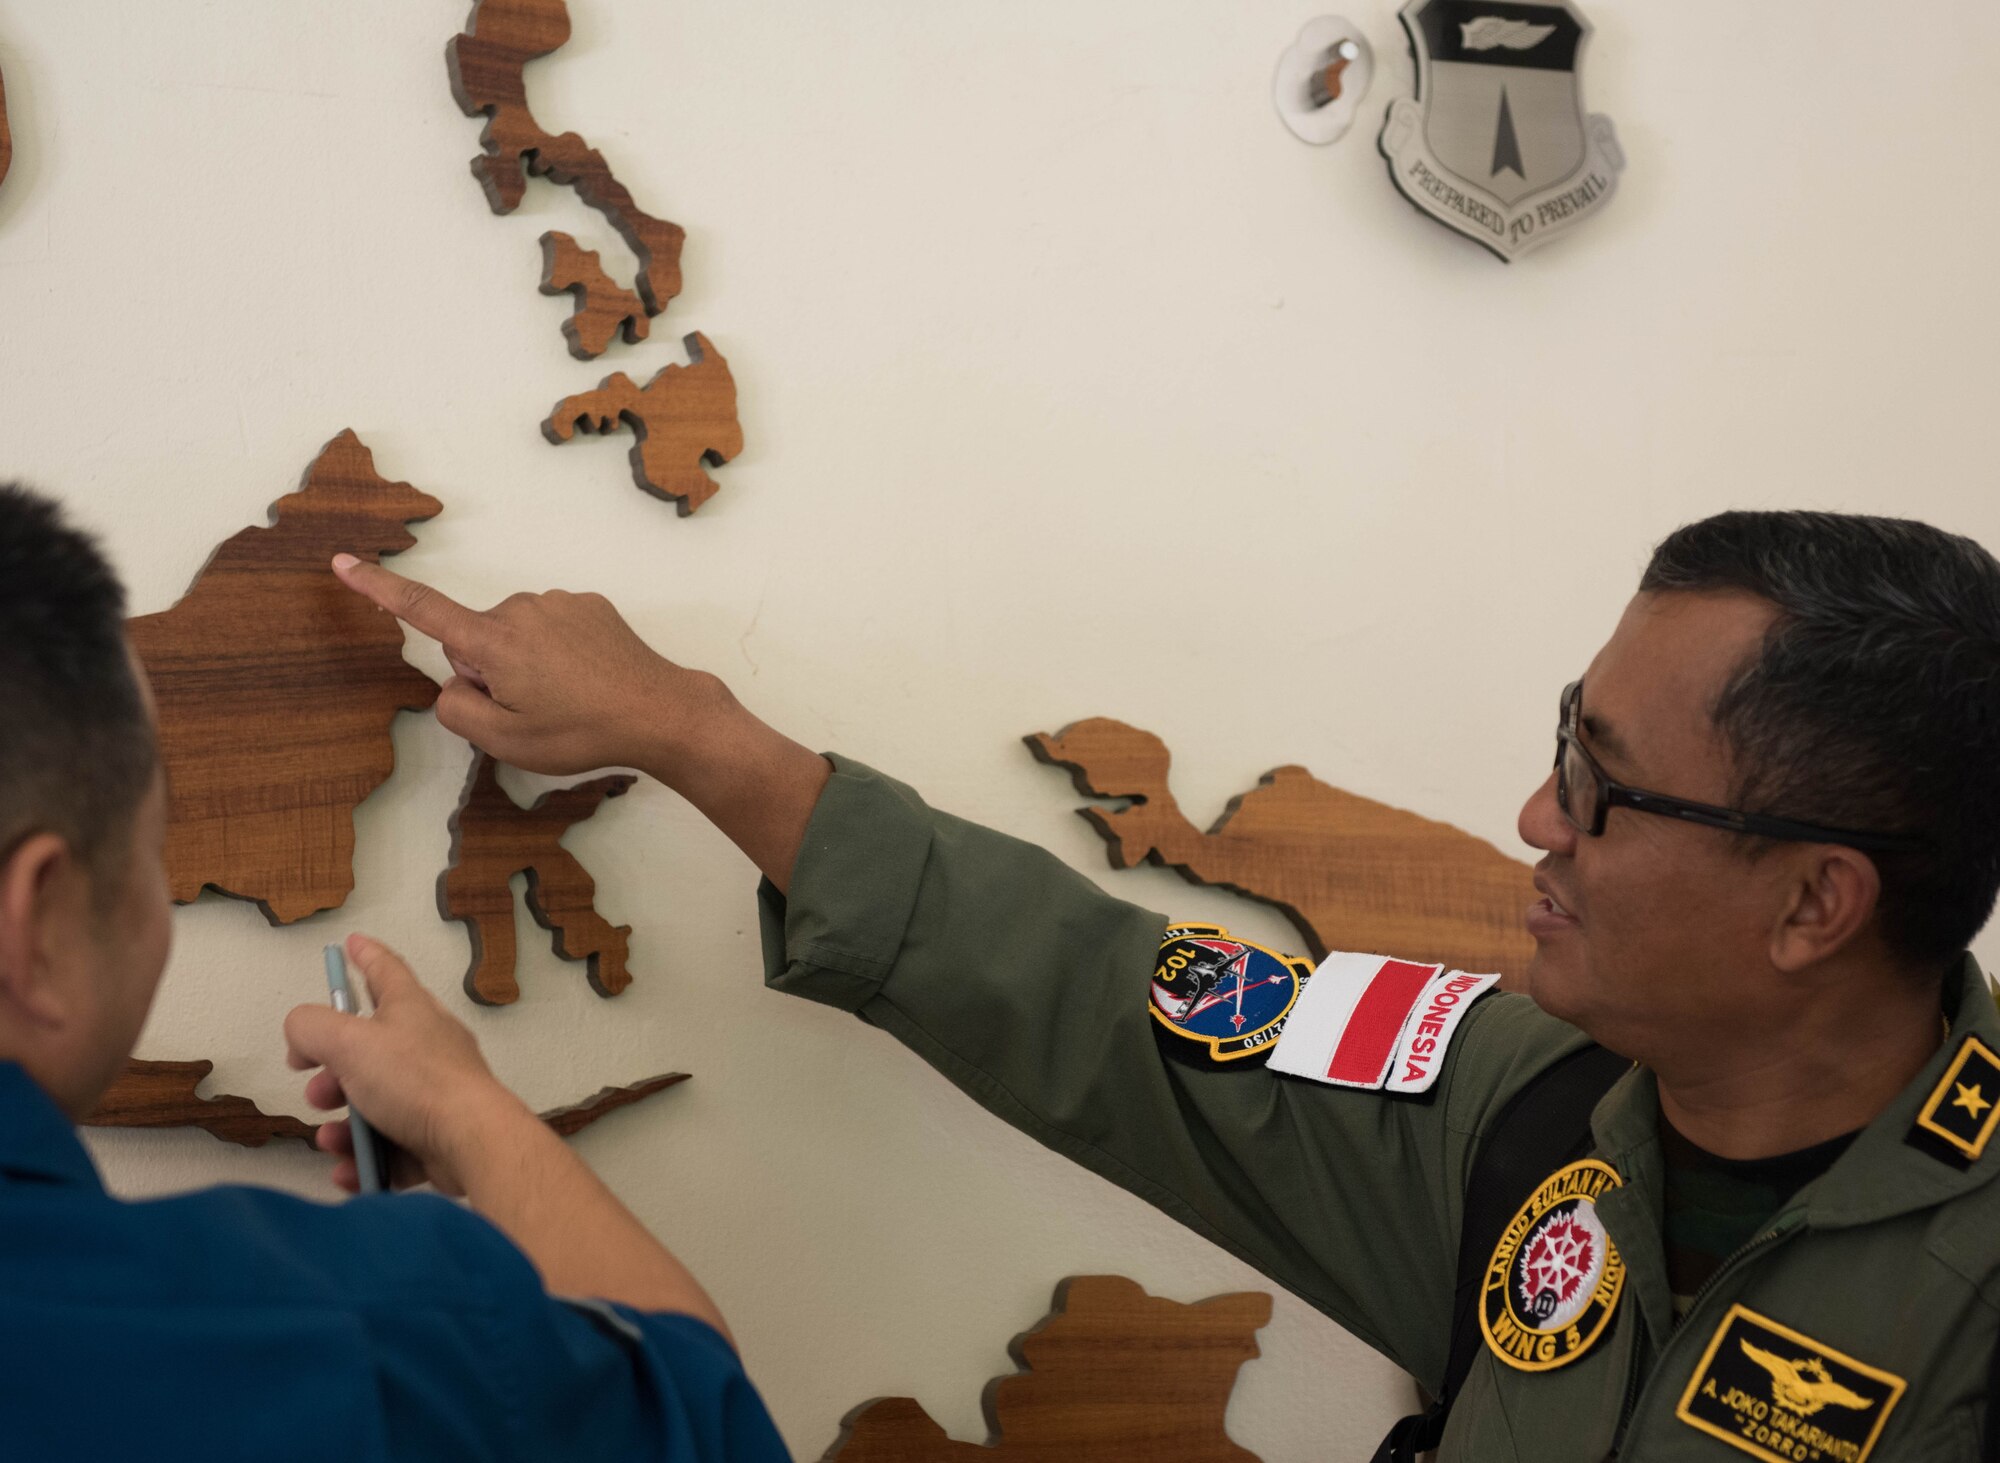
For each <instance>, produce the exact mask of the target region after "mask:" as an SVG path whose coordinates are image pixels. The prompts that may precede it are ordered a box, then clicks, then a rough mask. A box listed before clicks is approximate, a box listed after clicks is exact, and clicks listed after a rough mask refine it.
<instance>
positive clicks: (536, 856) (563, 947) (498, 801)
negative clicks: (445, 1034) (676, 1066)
mask: <svg viewBox="0 0 2000 1463" xmlns="http://www.w3.org/2000/svg"><path fill="white" fill-rule="evenodd" d="M498 770H499V764H498V763H496V762H494V760H493V759H492V758H491V757H489V756H487V755H486V754H485V753H484V752H477V753H474V755H473V761H472V770H471V772H470V773H469V774H468V775H467V776H466V780H465V792H464V794H463V795H462V796H461V798H460V800H459V805H458V811H457V812H455V813H453V814H452V816H451V866H450V867H449V868H447V869H446V870H445V871H444V872H443V873H442V874H440V875H439V876H438V884H437V899H438V912H439V913H440V914H442V915H443V916H444V917H445V918H446V919H448V920H459V921H462V922H463V923H464V924H465V927H466V930H467V932H468V933H469V934H470V935H471V936H472V964H471V966H470V967H469V968H468V969H467V970H466V972H465V993H466V994H467V995H468V996H470V997H472V999H473V1000H475V1001H477V1002H479V1004H481V1005H482V1006H505V1005H510V1004H512V1003H513V1002H515V1001H518V1000H519V999H520V998H521V987H520V985H519V983H518V982H516V980H515V979H514V960H515V953H516V952H515V948H514V891H513V889H512V888H511V887H510V886H509V883H508V881H509V880H510V879H512V878H513V877H514V875H516V874H526V875H527V876H528V912H529V913H530V914H532V915H533V916H534V918H535V923H536V924H538V925H540V926H541V927H542V928H543V929H545V930H547V931H549V932H550V934H551V935H552V936H553V937H554V939H553V944H554V946H555V952H556V954H558V955H560V956H561V957H562V958H563V959H565V960H581V961H583V962H584V972H585V975H586V978H587V979H588V980H589V981H590V985H591V989H593V990H595V991H596V992H597V993H598V994H599V995H600V996H615V995H617V994H618V993H619V992H620V991H622V990H624V989H625V987H626V986H628V985H630V984H631V983H632V976H631V972H630V971H628V970H627V969H626V957H627V941H628V939H629V938H630V936H631V934H632V927H631V926H630V925H613V924H612V923H611V922H610V921H609V920H607V919H605V918H604V916H603V915H601V914H599V913H598V912H597V907H596V904H595V903H594V901H595V900H596V898H597V884H596V882H595V881H594V880H593V879H592V878H591V877H590V874H589V872H588V871H587V870H585V868H584V867H583V865H582V864H580V863H578V862H577V861H576V856H575V855H574V854H572V853H571V852H570V851H569V850H568V849H566V848H564V847H563V846H562V836H563V834H565V833H567V832H568V831H569V830H570V829H571V828H572V827H574V826H575V825H576V824H578V823H581V822H583V821H584V820H585V819H587V818H589V817H591V816H592V815H593V814H594V813H596V812H597V810H598V809H599V808H601V807H602V806H604V800H605V799H606V798H616V797H623V796H624V795H625V794H626V792H627V791H629V790H630V789H631V786H632V784H633V783H635V782H637V781H638V779H637V778H636V777H633V776H630V775H629V774H619V775H616V776H611V777H596V778H592V779H591V780H590V781H588V782H580V783H578V784H576V785H575V786H574V787H566V788H558V789H556V790H555V791H553V792H547V793H544V794H542V796H541V797H539V798H537V799H535V801H534V803H533V804H532V805H531V806H529V807H525V808H524V807H522V806H521V805H520V804H519V803H517V802H515V801H514V800H513V798H511V797H509V796H508V795H507V790H506V789H505V788H503V787H502V786H500V779H499V776H498Z"/></svg>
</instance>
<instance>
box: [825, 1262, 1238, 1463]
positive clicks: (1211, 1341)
mask: <svg viewBox="0 0 2000 1463" xmlns="http://www.w3.org/2000/svg"><path fill="white" fill-rule="evenodd" d="M1270 1319H1271V1297H1270V1296H1268V1295H1263V1294H1260V1293H1258V1292H1255V1291H1250V1292H1245V1293H1241V1294H1237V1295H1221V1296H1217V1297H1215V1298H1214V1299H1213V1300H1205V1301H1201V1302H1199V1303H1198V1304H1195V1305H1182V1304H1181V1303H1179V1302H1178V1301H1171V1300H1165V1299H1162V1298H1161V1297H1159V1296H1151V1295H1148V1294H1146V1292H1145V1291H1144V1290H1141V1289H1140V1288H1139V1286H1138V1285H1136V1284H1134V1283H1133V1282H1132V1281H1130V1280H1126V1279H1123V1278H1121V1277H1119V1276H1116V1275H1086V1276H1081V1277H1079V1278H1077V1279H1074V1280H1066V1281H1064V1282H1063V1283H1062V1284H1061V1285H1060V1286H1058V1287H1057V1288H1056V1309H1055V1313H1054V1314H1053V1315H1051V1316H1050V1317H1049V1318H1048V1319H1047V1320H1045V1321H1043V1322H1042V1323H1041V1325H1039V1326H1037V1327H1036V1328H1035V1329H1034V1330H1032V1331H1030V1332H1028V1333H1027V1334H1026V1335H1024V1336H1020V1337H1017V1338H1016V1339H1015V1341H1014V1343H1013V1345H1012V1346H1010V1347H1009V1348H1008V1349H1009V1351H1010V1352H1011V1354H1012V1355H1013V1357H1014V1360H1015V1361H1016V1362H1018V1363H1019V1364H1020V1365H1021V1367H1022V1368H1023V1370H1022V1371H1021V1372H1019V1373H1017V1374H1016V1375H1014V1376H1011V1377H1003V1378H1001V1379H999V1380H998V1381H996V1382H994V1383H992V1384H990V1385H989V1386H988V1387H987V1389H986V1395H985V1398H984V1405H985V1411H986V1423H987V1426H988V1428H989V1429H990V1430H991V1437H990V1438H989V1440H988V1442H987V1443H986V1445H985V1446H983V1447H982V1446H980V1445H978V1444H974V1443H960V1442H954V1441H952V1439H950V1438H949V1437H947V1436H946V1435H945V1431H944V1429H943V1428H941V1427H939V1426H938V1425H937V1423H935V1422H933V1421H932V1420H931V1418H930V1415H929V1414H928V1413H926V1412H925V1411H924V1410H923V1408H921V1407H919V1406H918V1405H917V1403H916V1402H915V1400H914V1399H912V1398H909V1397H888V1398H882V1399H879V1400H877V1401H874V1402H868V1403H864V1404H863V1405H862V1406H860V1407H858V1408H856V1409H855V1410H854V1411H853V1412H850V1413H849V1414H848V1415H847V1416H846V1417H845V1418H844V1419H843V1420H842V1423H841V1434H840V1437H839V1439H838V1440H836V1441H835V1443H834V1445H833V1446H832V1447H831V1448H829V1449H828V1450H827V1452H826V1454H825V1456H824V1458H823V1459H822V1463H835V1460H838V1463H1004V1460H1006V1459H1010V1458H1021V1459H1047V1460H1050V1463H1054V1460H1057V1459H1060V1460H1062V1463H1256V1454H1254V1453H1251V1452H1250V1451H1248V1450H1247V1449H1245V1448H1241V1447H1238V1446H1237V1445H1236V1444H1235V1443H1233V1442H1231V1441H1230V1440H1229V1435H1228V1433H1226V1432H1225V1431H1224V1430H1223V1413H1224V1412H1225V1411H1226V1410H1227V1409H1228V1406H1229V1394H1230V1393H1231V1392H1232V1391H1233V1390H1234V1389H1235V1387H1236V1373H1237V1371H1238V1370H1239V1369H1240V1368H1241V1367H1242V1365H1243V1363H1244V1362H1246V1361H1249V1360H1250V1359H1251V1358H1253V1357H1255V1356H1256V1355H1257V1354H1258V1352H1257V1339H1256V1333H1257V1331H1258V1329H1259V1328H1261V1327H1262V1326H1264V1325H1265V1324H1266V1323H1267V1322H1268V1321H1269V1320H1270Z"/></svg>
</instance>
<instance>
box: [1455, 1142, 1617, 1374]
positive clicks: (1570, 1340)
mask: <svg viewBox="0 0 2000 1463" xmlns="http://www.w3.org/2000/svg"><path fill="white" fill-rule="evenodd" d="M1619 1182H1620V1180H1619V1177H1618V1171H1617V1170H1616V1169H1614V1168H1612V1167H1611V1165H1610V1164H1608V1163H1602V1162H1600V1161H1598V1160H1597V1159H1595V1158H1586V1159H1584V1160H1583V1161H1582V1162H1581V1163H1572V1164H1570V1165H1569V1166H1568V1167H1567V1168H1562V1169H1558V1170H1557V1171H1556V1172H1555V1173H1552V1174H1550V1175H1549V1176H1548V1177H1547V1178H1546V1179H1544V1180H1542V1182H1541V1183H1540V1184H1539V1185H1537V1186H1536V1189H1535V1192H1534V1193H1533V1194H1532V1195H1530V1196H1529V1198H1528V1202H1527V1203H1525V1204H1523V1205H1522V1206H1521V1209H1520V1212H1519V1213H1518V1214H1516V1215H1515V1216H1514V1218H1513V1220H1512V1222H1511V1223H1509V1224H1508V1226H1507V1228H1506V1229H1504V1230H1503V1231H1501V1234H1500V1243H1499V1244H1497V1245H1495V1246H1494V1247H1493V1258H1492V1259H1490V1260H1488V1261H1487V1262H1486V1274H1485V1277H1484V1278H1483V1279H1482V1280H1481V1282H1480V1287H1479V1329H1480V1331H1481V1332H1483V1333H1484V1334H1485V1337H1486V1344H1487V1345H1488V1346H1489V1347H1491V1348H1492V1351H1493V1354H1494V1355H1495V1356H1497V1357H1499V1358H1500V1360H1502V1361H1504V1362H1505V1363H1507V1365H1508V1366H1510V1367H1514V1368H1515V1369H1516V1370H1519V1371H1524V1372H1546V1371H1553V1370H1555V1369H1556V1368H1557V1367H1559V1366H1567V1365H1569V1363H1571V1362H1573V1361H1575V1360H1576V1359H1577V1358H1578V1357H1580V1356H1582V1355H1583V1354H1584V1353H1585V1352H1586V1351H1588V1350H1590V1348H1591V1347H1592V1346H1593V1345H1595V1344H1596V1342H1597V1338H1598V1337H1600V1336H1602V1335H1603V1334H1604V1328H1605V1327H1606V1326H1607V1325H1609V1324H1610V1323H1611V1315H1612V1312H1614V1311H1615V1310H1617V1308H1618V1297H1619V1296H1620V1295H1621V1294H1623V1293H1624V1290H1625V1261H1624V1260H1623V1259H1622V1258H1621V1257H1620V1256H1619V1254H1618V1250H1617V1247H1616V1246H1615V1245H1613V1244H1612V1243H1611V1237H1610V1236H1609V1235H1607V1234H1606V1233H1605V1232H1604V1224H1603V1221H1601V1220H1600V1219H1599V1218H1598V1217H1597V1198H1598V1195H1600V1194H1602V1193H1603V1192H1604V1191H1605V1190H1607V1189H1615V1188H1617V1187H1618V1185H1619Z"/></svg>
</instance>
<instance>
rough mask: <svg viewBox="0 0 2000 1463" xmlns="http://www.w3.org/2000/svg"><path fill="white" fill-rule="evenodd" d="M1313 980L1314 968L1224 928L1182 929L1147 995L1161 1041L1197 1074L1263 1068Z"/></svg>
mask: <svg viewBox="0 0 2000 1463" xmlns="http://www.w3.org/2000/svg"><path fill="white" fill-rule="evenodd" d="M1311 975H1312V962H1311V961H1309V960H1299V959H1296V958H1294V957H1292V956H1289V955H1280V954H1279V953H1278V952H1277V951H1275V950H1267V949H1265V948H1264V947H1263V946H1262V945H1253V944H1251V943H1250V942H1249V941H1248V940H1239V939H1237V938H1236V937H1235V936H1234V935H1232V934H1230V933H1229V931H1228V930H1226V929H1224V928H1223V927H1222V926H1221V925H1206V924H1177V925H1174V926H1172V927H1171V928H1170V929H1168V931H1167V934H1166V939H1165V940H1164V941H1163V942H1162V943H1161V945H1160V955H1159V961H1158V963H1157V965H1156V966H1155V967H1154V970H1153V981H1152V986H1151V988H1150V989H1149V990H1148V992H1147V996H1148V999H1149V1001H1150V1004H1151V1009H1152V1013H1153V1022H1154V1030H1155V1033H1156V1034H1157V1035H1159V1036H1160V1037H1161V1039H1162V1042H1163V1044H1164V1045H1165V1047H1166V1050H1167V1052H1168V1053H1169V1055H1171V1056H1174V1057H1177V1058H1179V1059H1180V1060H1182V1061H1189V1062H1192V1063H1193V1064H1194V1065H1196V1066H1205V1067H1218V1068H1230V1067H1246V1066H1256V1065H1260V1064H1261V1063H1262V1062H1263V1061H1264V1060H1265V1059H1266V1058H1268V1057H1269V1056H1270V1054H1271V1050H1272V1046H1273V1043H1275V1042H1276V1041H1277V1040H1278V1037H1279V1034H1280V1033H1281V1032H1282V1031H1283V1030H1284V1028H1285V1022H1286V1018H1287V1017H1288V1016H1289V1015H1290V1014H1291V1012H1292V1011H1293V1010H1294V1009H1295V1007H1296V1006H1297V1003H1298V1000H1299V995H1300V990H1301V988H1302V987H1303V986H1304V985H1305V984H1306V981H1307V980H1308V978H1309V977H1310V976H1311Z"/></svg>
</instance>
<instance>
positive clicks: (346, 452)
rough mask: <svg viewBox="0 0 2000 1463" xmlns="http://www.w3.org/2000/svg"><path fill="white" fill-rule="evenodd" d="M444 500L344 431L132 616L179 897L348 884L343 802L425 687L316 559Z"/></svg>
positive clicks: (392, 531)
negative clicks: (265, 521)
mask: <svg viewBox="0 0 2000 1463" xmlns="http://www.w3.org/2000/svg"><path fill="white" fill-rule="evenodd" d="M441 508H442V505H440V504H439V502H438V500H437V499H435V498H433V497H431V496H429V495H428V494H426V493H420V492H418V491H417V490H416V489H415V488H413V487H411V486H410V485H409V484H408V483H397V482H389V481H387V480H386V479H384V478H382V477H381V476H380V475H378V474H377V473H376V471H375V461H374V458H373V456H372V455H371V454H370V453H369V451H368V449H367V448H366V447H365V446H363V445H362V443H361V440H360V439H359V438H358V437H356V436H355V435H354V433H353V432H351V431H350V432H342V433H341V434H340V435H339V436H337V437H335V438H334V439H333V440H332V441H331V442H329V443H328V444H327V445H326V447H325V448H324V449H323V450H322V451H321V452H320V454H319V456H318V457H317V458H315V459H314V460H313V463H312V465H311V466H310V467H309V468H308V469H307V470H306V475H305V479H304V481H303V482H302V483H301V484H300V486H299V489H298V491H297V492H294V493H289V494H287V495H286V496H284V497H282V498H280V499H279V500H278V501H277V504H276V505H275V507H274V509H273V514H274V521H273V522H272V523H271V525H270V526H269V527H265V528H246V529H244V530H243V531H242V532H241V533H238V534H236V535H234V536H233V537H232V538H230V539H228V540H227V541H226V542H224V543H223V545H222V546H221V547H220V548H218V549H217V550H216V551H215V553H214V554H213V555H212V556H211V557H210V559H209V561H208V563H207V564H205V565H204V566H203V567H202V570H201V572H200V573H199V574H197V575H196V576H195V579H194V583H193V584H192V585H191V586H190V587H189V589H188V592H187V593H186V594H185V595H183V596H182V597H181V599H180V600H179V602H177V603H176V604H175V605H174V606H173V608H171V609H169V610H165V611H162V612H161V613H159V614H154V615H141V616H139V617H137V618H135V619H133V620H131V621H130V622H129V625H128V628H129V631H130V634H131V639H132V645H133V648H134V649H135V650H136V651H137V652H138V655H139V658H140V660H141V661H143V662H144V664H145V667H146V674H147V677H148V678H149V679H150V680H151V682H152V687H153V695H154V698H155V700H156V701H157V703H158V706H159V734H160V755H161V759H162V760H163V762H164V763H165V764H166V769H167V778H168V808H167V813H168V825H167V848H166V865H167V876H168V883H169V886H170V888H171V892H172V895H173V898H174V900H175V901H176V902H177V903H181V904H185V903H187V902H188V901H190V900H192V899H194V898H195V897H196V896H197V895H198V894H200V892H201V891H202V890H203V889H204V888H208V889H214V890H216V891H218V892H219V893H223V894H227V895H230V896H232V897H234V898H238V899H248V900H253V901H255V902H256V903H257V904H258V906H259V907H260V908H262V910H263V911H264V914H265V916H266V918H268V919H269V920H270V921H271V922H272V923H273V924H290V923H291V922H292V921H294V920H300V919H304V918H305V917H306V916H308V915H311V914H317V913H318V912H319V911H320V910H323V909H332V908H334V907H336V906H337V905H339V904H341V903H343V902H345V900H346V898H347V896H348V894H349V893H350V892H351V891H352V890H353V888H354V810H355V808H356V807H358V806H359V805H360V803H361V802H362V801H363V799H365V798H367V797H368V795H369V794H370V793H372V792H374V791H375V789H376V788H378V787H380V786H381V785H382V783H383V782H385V781H386V780H387V779H388V777H389V774H390V773H391V772H392V771H394V770H395V766H396V750H395V746H394V743H393V742H392V741H391V740H390V736H389V728H390V724H391V723H392V722H393V721H394V720H395V719H396V714H397V713H398V712H399V711H421V710H423V709H424V708H426V707H428V706H429V705H430V704H431V703H432V702H433V701H435V700H436V699H437V692H438V688H437V686H436V684H435V683H434V682H432V681H431V679H430V678H429V677H428V676H426V675H424V674H423V673H422V672H421V671H419V670H418V669H417V668H416V667H415V666H412V665H411V664H409V663H408V662H407V661H405V660H404V659H403V627H402V626H401V625H400V624H399V623H397V621H396V618H395V616H393V615H391V614H389V613H387V612H386V611H384V610H380V609H377V608H376V607H375V606H374V605H372V604H370V603H369V602H368V601H367V600H365V599H363V598H362V597H361V596H360V595H358V594H355V593H354V592H353V591H352V590H349V589H348V588H346V587H345V586H344V585H342V584H341V582H340V581H339V580H338V579H336V578H335V577H334V575H333V571H332V570H331V569H330V568H329V567H328V562H329V560H331V559H332V557H333V556H334V554H336V553H339V552H341V551H343V550H344V551H345V552H347V553H351V554H354V555H356V556H358V557H360V558H363V559H368V560H370V561H374V562H379V561H380V560H381V559H382V557H383V556H385V555H388V554H394V553H397V552H399V551H400V550H403V549H406V548H409V547H410V546H411V545H412V544H414V543H415V542H416V539H415V538H414V537H413V536H412V535H411V534H410V532H409V530H408V529H407V528H405V527H404V525H405V524H407V523H412V522H417V521H419V520H422V519H427V518H431V517H434V516H436V515H437V514H438V513H439V512H440V511H441Z"/></svg>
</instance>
